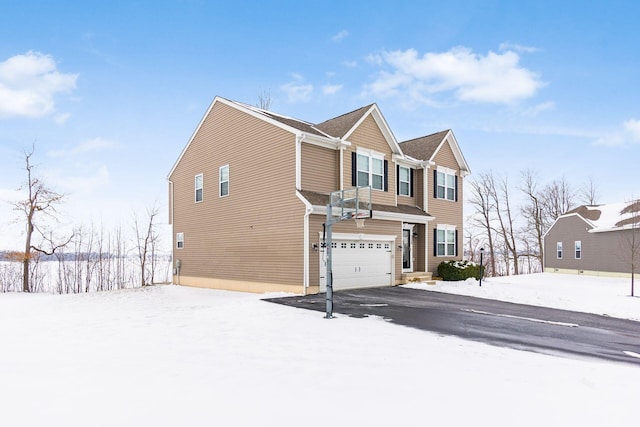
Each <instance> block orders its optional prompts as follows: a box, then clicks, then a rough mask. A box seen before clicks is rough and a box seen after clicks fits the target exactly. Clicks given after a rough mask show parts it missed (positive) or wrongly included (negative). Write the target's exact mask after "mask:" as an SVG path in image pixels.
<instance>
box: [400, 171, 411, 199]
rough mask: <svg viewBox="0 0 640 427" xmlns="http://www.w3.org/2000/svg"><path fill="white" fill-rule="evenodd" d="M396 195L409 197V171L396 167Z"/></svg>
mask: <svg viewBox="0 0 640 427" xmlns="http://www.w3.org/2000/svg"><path fill="white" fill-rule="evenodd" d="M398 194H399V195H401V196H410V195H411V170H410V169H409V168H405V167H403V166H398Z"/></svg>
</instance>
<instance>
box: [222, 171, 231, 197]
mask: <svg viewBox="0 0 640 427" xmlns="http://www.w3.org/2000/svg"><path fill="white" fill-rule="evenodd" d="M228 195H229V165H225V166H222V167H221V168H220V197H224V196H228Z"/></svg>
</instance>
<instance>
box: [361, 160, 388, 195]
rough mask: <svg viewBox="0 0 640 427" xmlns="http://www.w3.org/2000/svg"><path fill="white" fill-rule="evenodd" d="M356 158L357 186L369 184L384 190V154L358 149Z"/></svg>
mask: <svg viewBox="0 0 640 427" xmlns="http://www.w3.org/2000/svg"><path fill="white" fill-rule="evenodd" d="M355 159H356V168H355V170H356V182H355V185H357V186H358V187H366V186H369V185H370V186H371V188H373V189H376V190H384V191H386V179H385V173H386V171H385V161H384V155H382V154H377V153H373V152H366V151H363V152H361V151H358V153H357V154H356V156H355Z"/></svg>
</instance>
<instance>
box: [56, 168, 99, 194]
mask: <svg viewBox="0 0 640 427" xmlns="http://www.w3.org/2000/svg"><path fill="white" fill-rule="evenodd" d="M47 172H48V173H47V174H48V175H49V176H50V178H51V181H52V183H53V185H54V188H60V189H62V191H64V192H65V193H68V194H72V195H74V197H75V196H78V195H91V196H94V195H95V194H100V193H101V192H102V191H104V190H105V188H106V187H108V186H109V184H110V183H111V174H110V173H109V168H107V167H106V166H104V165H103V166H100V167H98V168H97V169H92V170H91V172H87V174H86V175H76V176H71V175H65V174H64V172H63V171H61V170H50V171H47Z"/></svg>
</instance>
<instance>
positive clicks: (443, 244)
mask: <svg viewBox="0 0 640 427" xmlns="http://www.w3.org/2000/svg"><path fill="white" fill-rule="evenodd" d="M456 252H457V251H456V228H455V226H453V225H438V228H436V256H456Z"/></svg>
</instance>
